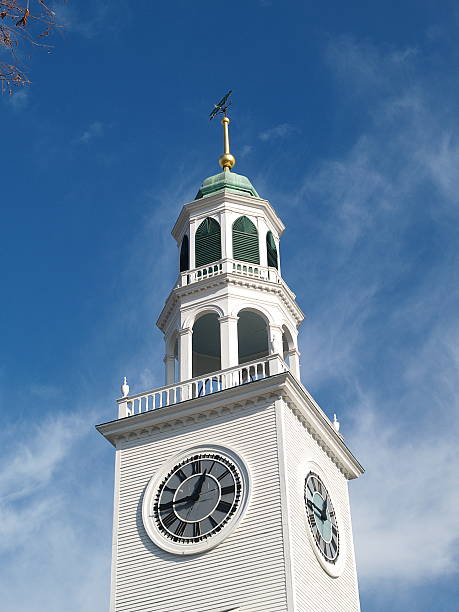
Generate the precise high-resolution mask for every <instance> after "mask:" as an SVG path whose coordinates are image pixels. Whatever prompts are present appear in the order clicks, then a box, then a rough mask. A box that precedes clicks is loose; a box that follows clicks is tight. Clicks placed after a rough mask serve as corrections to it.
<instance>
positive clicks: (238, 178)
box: [195, 171, 260, 200]
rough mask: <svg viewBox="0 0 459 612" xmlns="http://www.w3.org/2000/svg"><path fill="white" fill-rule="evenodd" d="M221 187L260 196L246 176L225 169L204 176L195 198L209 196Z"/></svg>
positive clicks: (256, 196)
mask: <svg viewBox="0 0 459 612" xmlns="http://www.w3.org/2000/svg"><path fill="white" fill-rule="evenodd" d="M222 189H229V190H230V191H237V192H242V193H245V194H247V195H251V196H253V197H255V198H259V197H260V196H259V195H258V193H257V192H256V190H255V187H254V186H253V185H252V183H251V182H250V181H249V179H248V178H247V177H246V176H242V175H241V174H236V173H235V172H231V171H227V172H220V174H216V175H215V176H209V178H206V180H205V181H204V182H203V184H202V185H201V187H200V188H199V191H198V193H197V194H196V198H195V200H199V198H205V197H206V196H209V195H211V194H212V193H215V192H217V191H221V190H222Z"/></svg>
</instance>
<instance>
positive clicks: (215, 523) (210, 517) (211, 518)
mask: <svg viewBox="0 0 459 612" xmlns="http://www.w3.org/2000/svg"><path fill="white" fill-rule="evenodd" d="M209 521H210V524H211V525H212V528H213V529H215V527H216V526H217V525H218V523H217V521H216V520H215V519H214V517H213V516H209Z"/></svg>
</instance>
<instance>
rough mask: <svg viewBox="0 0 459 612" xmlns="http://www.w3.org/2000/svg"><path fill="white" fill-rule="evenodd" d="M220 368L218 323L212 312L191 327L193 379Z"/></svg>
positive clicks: (216, 316) (215, 315)
mask: <svg viewBox="0 0 459 612" xmlns="http://www.w3.org/2000/svg"><path fill="white" fill-rule="evenodd" d="M220 368H221V350H220V321H219V320H218V315H217V314H216V313H214V312H211V313H208V314H205V315H202V317H199V319H197V320H196V321H195V323H194V325H193V378H194V377H195V376H202V375H203V374H208V373H209V372H216V371H217V370H220Z"/></svg>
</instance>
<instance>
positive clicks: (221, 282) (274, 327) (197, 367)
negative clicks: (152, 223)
mask: <svg viewBox="0 0 459 612" xmlns="http://www.w3.org/2000/svg"><path fill="white" fill-rule="evenodd" d="M228 96H229V94H227V96H225V98H223V100H222V101H221V102H220V103H219V104H218V105H216V107H215V109H214V111H212V116H216V115H217V114H218V113H222V114H223V115H224V116H223V118H222V124H223V129H224V154H223V155H222V156H221V157H220V165H221V166H222V167H223V172H221V173H220V174H217V175H215V176H211V177H209V178H207V179H206V180H205V181H204V182H203V183H202V185H201V187H200V189H199V191H198V193H197V195H196V198H195V200H194V201H192V202H189V203H188V204H185V205H184V206H183V208H182V211H181V213H180V215H179V218H178V220H177V222H176V224H175V226H174V228H173V230H172V235H173V236H174V238H175V239H176V241H177V246H178V249H179V252H180V257H179V260H180V275H179V278H178V281H177V283H176V286H175V287H174V288H173V289H172V292H171V294H170V295H169V297H168V299H167V300H166V304H165V306H164V308H163V311H162V312H161V314H160V316H159V319H158V322H157V325H158V327H159V328H160V329H161V330H162V331H163V333H164V336H165V342H166V351H165V352H166V354H165V363H166V383H167V384H172V383H174V382H177V381H184V380H188V379H192V378H194V377H196V376H202V375H205V374H207V373H210V372H213V371H217V370H226V369H227V368H231V367H235V366H237V365H239V364H242V363H248V362H251V361H256V360H259V359H264V358H268V359H271V357H275V356H278V358H280V360H281V361H282V362H285V367H287V368H289V369H290V371H291V372H292V374H293V375H294V376H295V377H296V378H297V379H299V377H300V369H299V351H298V345H297V335H298V326H299V324H300V323H301V322H302V320H303V313H302V312H301V310H300V308H299V307H298V305H297V304H296V301H295V295H294V294H293V292H292V291H290V289H289V288H288V287H287V285H286V283H285V281H283V279H282V276H281V267H280V261H281V258H280V250H279V245H280V238H281V236H282V233H283V231H284V225H283V223H282V221H281V220H280V218H279V217H278V215H277V213H276V211H275V210H274V208H273V207H272V206H271V204H270V203H269V202H268V201H267V200H265V199H263V198H261V197H260V195H259V194H258V192H257V191H256V189H255V188H254V187H253V185H252V183H251V182H250V180H249V179H248V178H247V177H245V176H241V175H239V174H236V173H234V172H231V167H232V166H233V164H234V162H235V159H234V157H233V156H232V155H231V153H230V148H229V136H228V124H229V119H228V117H227V106H228ZM211 118H212V117H211ZM184 262H187V264H185V263H184ZM186 265H187V266H188V267H186ZM276 363H277V362H276ZM270 367H271V370H270V371H272V372H274V369H273V368H275V364H274V362H273V363H272V365H271V366H270ZM276 367H277V366H276Z"/></svg>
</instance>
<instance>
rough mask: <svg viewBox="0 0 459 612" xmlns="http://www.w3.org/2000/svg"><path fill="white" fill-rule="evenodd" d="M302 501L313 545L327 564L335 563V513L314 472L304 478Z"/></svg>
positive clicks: (336, 549)
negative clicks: (304, 505)
mask: <svg viewBox="0 0 459 612" xmlns="http://www.w3.org/2000/svg"><path fill="white" fill-rule="evenodd" d="M304 501H305V504H306V512H307V515H308V523H309V527H310V529H311V532H312V535H313V537H314V542H315V545H316V546H317V548H318V549H319V550H320V552H321V554H322V556H323V557H324V559H325V560H326V561H327V562H329V563H336V562H337V560H338V555H339V531H338V524H337V522H336V513H335V509H334V507H333V504H332V501H331V499H330V495H329V493H328V491H327V488H326V487H325V485H324V483H323V482H322V480H321V478H320V477H319V476H318V475H317V474H315V473H314V472H309V474H308V475H307V476H306V480H305V484H304Z"/></svg>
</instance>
